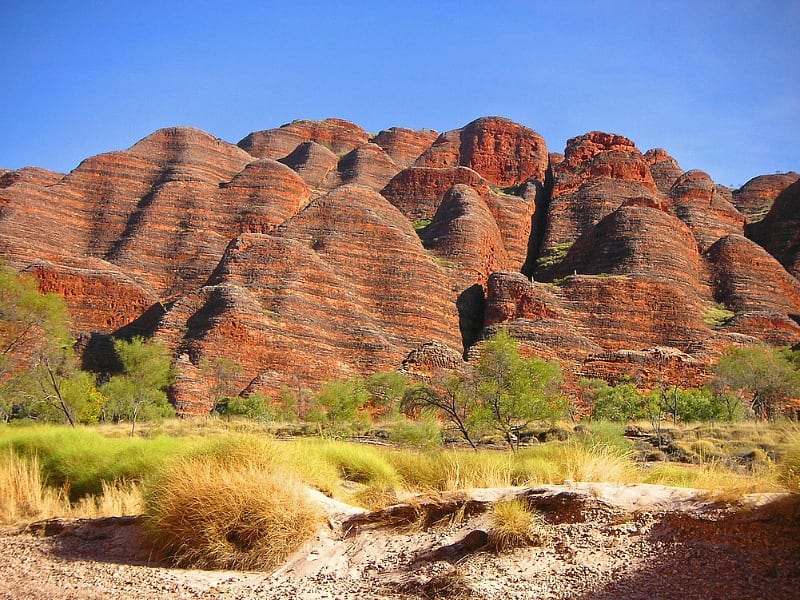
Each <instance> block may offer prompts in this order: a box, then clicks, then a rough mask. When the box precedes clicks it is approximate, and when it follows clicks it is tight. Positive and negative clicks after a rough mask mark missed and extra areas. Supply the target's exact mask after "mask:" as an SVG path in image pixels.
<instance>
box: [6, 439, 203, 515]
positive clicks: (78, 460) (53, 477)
mask: <svg viewBox="0 0 800 600" xmlns="http://www.w3.org/2000/svg"><path fill="white" fill-rule="evenodd" d="M191 444H192V440H191V439H190V438H170V437H162V436H159V437H155V438H152V439H142V438H130V437H127V438H114V437H107V436H105V435H103V434H102V433H100V431H98V430H97V429H90V428H87V427H77V428H74V429H73V428H67V427H61V426H57V425H47V426H39V425H34V426H24V427H6V428H3V429H0V447H6V448H11V449H12V450H13V451H14V452H15V453H16V454H18V455H20V456H23V457H26V458H33V457H36V458H37V460H38V462H39V466H40V469H41V471H42V475H43V477H44V478H45V480H46V481H47V482H48V484H49V485H51V486H54V487H58V488H61V489H64V490H67V491H68V495H69V498H70V500H72V501H76V500H78V499H79V498H81V497H84V496H88V495H99V494H102V492H103V484H104V483H105V484H106V485H110V484H114V483H115V482H119V481H127V482H132V481H141V480H142V479H144V477H146V476H147V475H148V474H149V473H152V472H153V471H155V470H156V468H157V467H158V466H159V465H160V464H161V463H162V462H163V461H164V460H165V459H166V458H168V457H170V456H173V455H175V454H178V453H180V452H184V451H185V450H186V448H187V446H188V445H191Z"/></svg>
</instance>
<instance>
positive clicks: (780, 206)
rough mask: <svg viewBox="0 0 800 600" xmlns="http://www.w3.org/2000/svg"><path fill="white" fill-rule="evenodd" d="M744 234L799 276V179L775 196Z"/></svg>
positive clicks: (799, 277) (798, 277) (790, 271)
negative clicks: (759, 218)
mask: <svg viewBox="0 0 800 600" xmlns="http://www.w3.org/2000/svg"><path fill="white" fill-rule="evenodd" d="M748 233H749V234H750V236H751V237H752V238H753V240H755V241H756V242H758V243H759V244H761V245H762V246H763V247H764V248H766V249H767V251H768V252H769V253H770V254H772V256H774V257H775V258H776V259H777V260H778V261H779V262H780V263H781V264H782V265H783V267H784V268H785V269H786V270H787V271H789V273H791V274H792V275H794V276H795V277H796V278H797V279H800V179H798V180H797V181H795V182H794V183H793V184H791V185H790V186H788V187H787V188H785V189H784V190H783V191H782V192H781V193H780V194H779V195H778V197H777V198H776V199H775V202H774V203H773V204H772V208H771V209H770V211H769V212H768V213H767V216H766V217H764V219H763V220H762V221H761V222H759V223H754V224H752V225H751V226H750V227H749V228H748Z"/></svg>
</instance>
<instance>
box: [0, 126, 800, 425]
mask: <svg viewBox="0 0 800 600" xmlns="http://www.w3.org/2000/svg"><path fill="white" fill-rule="evenodd" d="M798 178H800V175H798V174H797V173H788V174H784V175H767V176H762V177H757V178H754V179H752V180H751V181H749V182H748V183H747V184H746V185H745V186H744V187H743V188H742V189H740V190H730V189H728V188H725V187H724V186H720V185H718V184H716V183H715V182H713V181H712V180H711V178H710V177H709V176H708V175H707V174H705V173H703V172H702V171H688V172H686V173H684V172H682V170H681V168H680V166H679V165H678V163H677V162H676V161H675V159H674V158H672V157H671V156H670V155H669V154H668V153H667V152H666V151H665V150H662V149H655V150H649V151H648V152H646V153H645V154H642V153H641V152H640V150H639V149H638V148H637V147H636V146H635V144H634V142H633V141H632V140H630V139H628V138H626V137H623V136H621V135H617V134H613V133H604V132H599V131H594V132H590V133H587V134H585V135H582V136H578V137H576V138H573V139H571V140H569V141H568V142H567V143H566V148H565V149H564V153H563V154H559V153H557V152H549V151H548V148H547V145H546V144H545V141H544V140H543V139H542V138H541V136H539V135H538V134H537V133H536V132H535V131H533V130H532V129H529V128H527V127H525V126H523V125H519V124H516V123H513V122H511V121H509V120H507V119H503V118H499V117H485V118H481V119H477V120H475V121H473V122H472V123H469V124H468V125H466V126H464V127H463V128H461V129H456V130H453V131H448V132H445V133H443V134H441V135H437V134H436V132H434V131H432V130H419V131H416V130H411V129H404V128H396V127H393V128H389V129H386V130H384V131H381V132H380V133H378V134H377V135H375V136H374V137H371V136H370V134H368V133H367V132H366V131H365V130H364V129H362V128H361V127H359V126H358V125H356V124H354V123H350V122H348V121H343V120H339V119H326V120H324V121H295V122H293V123H290V124H287V125H284V126H282V127H279V128H276V129H270V130H263V131H256V132H254V133H252V134H250V135H248V136H247V137H245V138H244V139H243V140H242V141H241V142H239V144H238V146H237V145H233V144H229V143H227V142H224V141H222V140H219V139H217V138H215V137H213V136H211V135H209V134H207V133H205V132H202V131H200V130H197V129H193V128H189V127H175V128H168V129H163V130H160V131H157V132H155V133H153V134H152V135H150V136H147V137H146V138H144V139H143V140H141V141H140V142H138V143H137V144H135V145H134V146H132V147H131V148H129V149H128V150H123V151H119V152H110V153H107V154H101V155H98V156H95V157H91V158H88V159H86V160H85V161H84V162H82V163H81V164H80V165H79V166H78V167H77V168H76V169H75V170H73V171H72V172H71V173H69V174H67V175H63V174H60V173H52V172H49V171H46V170H43V169H35V168H25V169H20V170H17V171H0V256H2V258H3V260H4V261H5V262H6V263H7V264H9V265H11V266H13V267H15V268H17V269H19V270H26V271H28V272H30V273H32V274H33V275H34V276H35V277H36V278H37V279H38V280H39V282H40V287H41V288H42V289H43V290H44V291H54V292H58V293H60V294H62V295H63V296H64V297H65V299H66V301H67V304H68V307H69V310H70V313H71V315H72V319H73V329H74V333H75V335H76V337H80V339H81V340H82V342H81V346H80V348H81V350H82V351H83V352H84V355H85V356H84V358H85V364H89V365H91V364H94V365H102V364H107V362H108V361H107V360H106V361H105V362H103V357H101V356H92V353H102V352H107V351H108V348H109V345H108V344H107V343H100V342H97V343H95V342H96V341H97V340H101V341H102V340H103V339H107V338H103V336H104V335H106V334H114V333H118V334H125V335H134V334H147V335H156V336H158V337H160V338H161V339H163V340H165V341H166V342H167V343H168V344H169V346H170V347H171V348H172V349H173V351H174V354H175V365H176V368H177V370H178V372H179V377H178V380H177V382H176V384H175V386H174V390H173V400H174V402H175V404H176V406H177V407H178V409H179V411H180V412H182V413H187V414H192V413H204V412H207V411H208V410H209V409H210V408H211V404H212V403H213V400H212V399H211V398H210V389H211V382H210V381H209V380H208V373H205V372H204V369H203V367H202V365H203V364H204V361H206V360H212V359H214V358H215V357H225V358H228V359H231V360H233V361H235V362H236V363H238V364H239V365H241V367H242V371H241V372H240V373H238V374H236V375H235V376H234V377H235V379H236V380H235V381H234V382H233V384H235V387H236V389H238V390H242V391H245V392H251V391H257V392H262V393H266V394H277V393H278V391H279V390H280V388H281V387H284V386H288V387H291V388H292V389H304V388H309V387H311V388H313V387H314V386H316V385H319V384H320V383H321V382H323V381H324V380H326V379H329V378H331V377H336V376H351V375H355V374H362V375H367V374H370V373H372V372H375V371H378V370H393V369H397V368H399V367H400V366H401V364H403V359H404V358H406V361H405V368H406V370H408V371H409V372H412V371H416V372H419V373H423V372H425V371H426V370H427V371H430V370H431V369H436V368H444V367H453V366H456V365H458V364H460V361H461V360H462V358H461V357H462V356H467V357H469V356H471V353H470V347H471V346H473V344H475V342H476V341H478V340H479V339H480V338H481V337H485V336H487V335H491V333H492V332H494V331H496V330H497V329H498V328H501V327H503V328H508V329H509V330H510V331H511V332H512V333H513V335H515V336H516V337H517V338H518V339H519V340H520V341H521V343H522V347H523V351H524V352H526V353H528V354H537V355H541V356H545V357H548V358H552V359H556V360H559V361H560V362H561V363H562V364H563V365H564V367H565V369H566V370H567V371H568V372H569V377H568V379H569V380H570V381H572V382H573V383H574V381H575V380H576V379H577V378H578V377H581V376H597V377H605V378H606V379H608V380H613V379H614V378H616V377H618V376H621V375H630V376H635V377H636V378H637V380H638V381H640V382H641V383H642V385H648V384H652V383H653V382H655V381H658V382H663V381H667V382H674V383H677V384H680V385H687V384H692V385H699V384H701V383H703V382H704V381H705V380H706V379H707V378H708V368H709V365H711V364H712V363H713V361H714V360H715V358H716V356H718V355H719V353H720V352H721V351H722V350H723V349H724V348H725V347H726V346H728V345H730V344H742V343H753V342H757V341H764V342H767V343H771V344H776V345H785V344H797V343H799V342H800V324H799V323H800V282H799V280H798V277H800V242H799V241H798V230H800V223H798V215H800V200H798V199H799V198H800V181H798ZM721 308H724V309H725V310H726V311H728V312H727V313H723V314H725V315H730V317H729V318H725V319H722V320H720V319H719V318H716V317H715V318H711V317H709V315H712V316H713V315H715V314H717V313H719V309H721ZM714 311H717V312H716V313H715V312H714ZM104 348H105V350H103V349H104ZM98 368H100V367H98ZM648 382H649V383H648Z"/></svg>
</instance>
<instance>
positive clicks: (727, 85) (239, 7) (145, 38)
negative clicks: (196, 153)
mask: <svg viewBox="0 0 800 600" xmlns="http://www.w3.org/2000/svg"><path fill="white" fill-rule="evenodd" d="M3 5H4V6H3V12H2V18H0V56H2V57H3V58H2V60H1V61H0V81H2V88H0V131H1V132H2V137H1V138H0V167H5V168H19V167H22V166H25V165H37V166H42V167H46V168H49V169H53V170H57V171H64V172H66V171H69V170H71V169H73V168H74V167H75V166H77V165H78V163H79V162H80V161H81V160H82V159H83V158H85V157H87V156H91V155H93V154H97V153H100V152H105V151H109V150H119V149H123V148H126V147H128V146H130V145H131V144H133V143H135V142H136V141H137V140H138V139H141V138H142V137H144V136H146V135H148V134H149V133H151V132H153V131H155V130H156V129H159V128H161V127H167V126H172V125H193V126H196V127H199V128H201V129H204V130H206V131H208V132H209V133H212V134H213V135H216V136H218V137H221V138H223V139H225V140H228V141H230V142H234V143H235V142H237V141H238V140H239V139H241V138H242V137H244V136H245V135H246V134H247V133H249V132H251V131H256V130H260V129H268V128H271V127H276V126H279V125H281V124H282V123H286V122H289V121H291V120H293V119H300V118H305V119H321V118H325V117H329V116H336V117H341V118H345V119H349V120H352V121H355V122H356V123H358V124H359V125H361V126H362V127H364V128H365V129H367V130H369V131H373V132H377V131H379V130H380V129H385V128H388V127H391V126H393V125H397V126H405V127H414V128H422V127H427V128H429V129H436V130H438V131H446V130H449V129H455V128H457V127H461V126H463V125H465V124H466V123H468V122H469V121H471V120H473V119H475V118H477V117H480V116H485V115H501V116H505V117H508V118H510V119H513V120H515V121H517V122H519V123H522V124H524V125H527V126H528V127H531V128H533V129H535V130H537V131H538V132H540V133H541V134H542V135H543V136H544V137H545V139H546V140H547V144H548V147H549V148H550V149H551V150H554V151H561V150H563V148H564V144H565V142H566V140H567V139H568V138H570V137H573V136H576V135H580V134H583V133H586V132H587V131H591V130H595V129H598V130H603V131H611V132H615V133H620V134H622V135H626V136H627V137H630V138H631V139H633V141H634V142H636V144H637V146H638V147H639V148H640V149H641V150H642V151H644V150H647V149H649V148H652V147H663V148H666V149H667V150H668V151H669V152H670V153H671V154H672V155H673V156H675V157H676V158H677V159H678V161H679V162H680V164H681V166H682V167H683V168H684V169H690V168H698V169H703V170H705V171H707V172H708V173H709V174H711V176H712V177H713V178H714V179H715V180H716V181H717V182H719V183H722V184H725V185H731V184H734V185H737V186H738V185H741V184H742V183H744V182H745V181H747V180H748V179H750V178H751V177H753V176H755V175H759V174H764V173H774V172H776V171H788V170H797V171H800V0H798V1H788V0H787V1H773V2H770V1H748V2H739V1H735V0H734V1H729V2H722V1H720V2H702V1H699V2H682V1H669V0H668V1H666V2H664V1H661V2H643V1H642V2H601V1H597V2H563V3H561V2H552V1H548V2H502V1H496V2H488V1H487V2H470V1H469V0H462V1H460V2H451V1H449V0H447V1H441V2H433V1H427V2H422V1H420V2H416V1H412V2H399V1H393V2H382V1H373V2H347V1H346V0H342V1H340V2H336V3H334V2H302V1H297V2H280V3H278V2H271V1H264V2H257V1H250V2H204V1H202V0H195V1H193V2H171V1H169V0H161V1H160V2H152V1H149V0H138V1H134V2H124V1H119V2H115V1H113V0H110V1H107V2H101V1H97V2H79V1H76V2H63V1H59V2H39V1H36V0H24V1H23V0H5V1H4V2H3ZM556 5H562V6H556Z"/></svg>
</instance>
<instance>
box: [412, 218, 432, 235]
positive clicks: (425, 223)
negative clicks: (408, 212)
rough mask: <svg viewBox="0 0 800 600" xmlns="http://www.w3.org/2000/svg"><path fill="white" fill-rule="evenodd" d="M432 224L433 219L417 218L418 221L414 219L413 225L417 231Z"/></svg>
mask: <svg viewBox="0 0 800 600" xmlns="http://www.w3.org/2000/svg"><path fill="white" fill-rule="evenodd" d="M430 224H431V220H430V219H417V220H416V221H414V222H413V223H412V225H413V226H414V229H415V230H416V231H417V232H420V231H422V230H423V229H425V228H426V227H427V226H428V225H430Z"/></svg>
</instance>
